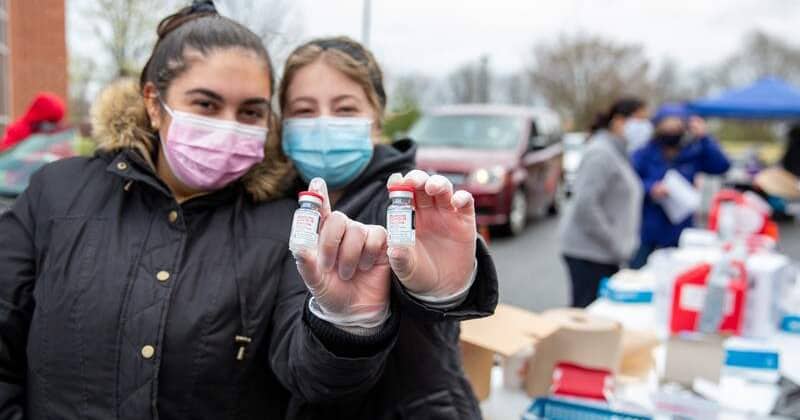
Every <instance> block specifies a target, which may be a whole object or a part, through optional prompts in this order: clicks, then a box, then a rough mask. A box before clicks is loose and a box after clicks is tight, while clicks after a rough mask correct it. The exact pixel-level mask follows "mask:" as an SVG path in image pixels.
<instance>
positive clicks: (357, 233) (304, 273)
mask: <svg viewBox="0 0 800 420" xmlns="http://www.w3.org/2000/svg"><path fill="white" fill-rule="evenodd" d="M309 190H310V191H313V192H316V193H318V194H320V195H322V196H323V197H324V202H323V203H322V208H321V209H320V214H321V218H320V223H321V230H320V237H319V246H318V249H317V250H316V251H309V250H303V251H300V252H298V253H296V254H295V259H296V261H297V268H298V271H299V272H300V276H301V277H302V278H303V280H304V281H305V283H306V286H307V287H308V290H310V291H311V295H312V299H311V303H310V309H311V311H312V313H314V315H316V316H318V317H319V318H322V319H324V320H326V321H328V322H331V323H333V324H335V325H337V326H339V327H360V328H368V329H369V328H376V327H379V326H380V325H381V324H382V323H383V322H384V321H385V320H386V319H388V317H389V290H390V286H391V278H390V268H389V263H388V258H387V256H386V229H384V228H383V227H381V226H374V225H364V224H362V223H359V222H355V221H353V220H350V218H348V217H347V216H346V215H345V214H344V213H341V212H338V211H337V212H331V205H330V199H329V197H328V188H327V186H326V185H325V181H324V180H322V179H321V178H314V179H312V180H311V183H310V184H309Z"/></svg>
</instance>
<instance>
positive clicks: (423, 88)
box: [388, 73, 434, 112]
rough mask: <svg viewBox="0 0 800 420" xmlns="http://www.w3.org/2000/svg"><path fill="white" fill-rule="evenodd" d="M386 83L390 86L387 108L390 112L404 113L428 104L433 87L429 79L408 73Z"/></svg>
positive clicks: (421, 75)
mask: <svg viewBox="0 0 800 420" xmlns="http://www.w3.org/2000/svg"><path fill="white" fill-rule="evenodd" d="M388 81H389V82H390V86H391V87H390V88H389V91H390V92H391V93H390V94H389V106H388V108H389V110H390V111H393V112H404V111H406V110H408V109H416V108H420V107H422V106H425V105H427V104H429V103H430V96H431V88H433V86H434V83H433V80H432V79H431V78H430V77H427V76H425V75H423V74H419V73H410V74H405V75H402V76H399V77H397V78H394V79H388Z"/></svg>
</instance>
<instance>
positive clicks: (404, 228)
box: [386, 185, 416, 247]
mask: <svg viewBox="0 0 800 420" xmlns="http://www.w3.org/2000/svg"><path fill="white" fill-rule="evenodd" d="M389 200H391V203H390V204H389V209H388V210H386V230H387V231H388V232H389V239H388V245H389V246H390V247H393V246H412V245H414V243H415V240H416V238H415V232H414V207H413V201H414V187H413V186H410V185H393V186H391V187H389Z"/></svg>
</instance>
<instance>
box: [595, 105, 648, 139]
mask: <svg viewBox="0 0 800 420" xmlns="http://www.w3.org/2000/svg"><path fill="white" fill-rule="evenodd" d="M644 107H645V103H644V101H642V100H641V99H639V98H634V97H628V98H621V99H618V100H617V101H616V102H614V103H613V104H612V105H611V107H610V108H609V109H608V111H606V112H603V113H600V114H597V117H596V118H595V120H594V122H593V123H592V125H591V127H590V128H589V131H590V132H591V133H594V132H596V131H598V130H601V129H604V128H608V126H609V125H611V121H612V120H613V119H614V117H617V116H622V117H625V118H628V117H630V116H631V115H633V114H635V113H636V112H637V111H639V110H640V109H642V108H644Z"/></svg>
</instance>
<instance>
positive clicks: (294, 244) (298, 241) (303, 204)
mask: <svg viewBox="0 0 800 420" xmlns="http://www.w3.org/2000/svg"><path fill="white" fill-rule="evenodd" d="M322 201H323V198H322V196H321V195H319V194H317V193H314V192H311V191H303V192H301V193H300V195H299V198H298V199H297V202H298V203H299V204H300V208H298V209H297V210H295V212H294V218H292V233H291V235H290V236H289V250H291V251H292V252H298V251H300V250H302V249H310V250H313V249H317V243H318V242H319V219H320V212H319V210H320V208H321V207H322Z"/></svg>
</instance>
